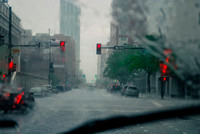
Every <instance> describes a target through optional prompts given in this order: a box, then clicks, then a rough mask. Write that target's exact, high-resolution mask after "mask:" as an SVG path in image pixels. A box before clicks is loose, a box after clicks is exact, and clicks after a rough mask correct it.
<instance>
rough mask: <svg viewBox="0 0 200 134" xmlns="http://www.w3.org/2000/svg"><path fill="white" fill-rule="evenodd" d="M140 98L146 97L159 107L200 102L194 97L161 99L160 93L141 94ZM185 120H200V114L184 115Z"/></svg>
mask: <svg viewBox="0 0 200 134" xmlns="http://www.w3.org/2000/svg"><path fill="white" fill-rule="evenodd" d="M139 98H142V99H146V100H148V101H149V102H151V103H153V104H154V105H155V106H156V107H158V108H167V107H176V106H178V107H181V106H184V105H191V104H200V99H192V98H171V97H166V96H165V97H164V99H161V97H160V96H159V95H155V94H140V96H139ZM183 118H184V119H185V120H197V121H200V115H195V116H187V117H183Z"/></svg>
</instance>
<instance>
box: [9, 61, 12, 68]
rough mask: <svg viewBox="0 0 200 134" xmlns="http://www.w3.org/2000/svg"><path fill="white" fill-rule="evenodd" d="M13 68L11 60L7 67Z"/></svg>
mask: <svg viewBox="0 0 200 134" xmlns="http://www.w3.org/2000/svg"><path fill="white" fill-rule="evenodd" d="M12 68H13V62H12V61H11V62H10V63H9V69H12Z"/></svg>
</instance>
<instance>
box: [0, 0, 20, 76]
mask: <svg viewBox="0 0 200 134" xmlns="http://www.w3.org/2000/svg"><path fill="white" fill-rule="evenodd" d="M0 22H1V23H0V72H1V73H2V74H7V73H8V55H9V49H8V43H9V36H8V35H9V7H8V6H7V5H6V4H3V3H0ZM22 31H23V28H22V26H21V20H20V18H19V17H18V16H17V15H16V14H15V13H14V12H12V32H11V43H12V44H13V45H18V44H19V43H20V40H21V33H22ZM11 54H12V61H13V63H14V64H16V66H17V68H19V62H20V58H19V51H18V48H12V51H11ZM0 76H1V77H2V75H1V74H0Z"/></svg>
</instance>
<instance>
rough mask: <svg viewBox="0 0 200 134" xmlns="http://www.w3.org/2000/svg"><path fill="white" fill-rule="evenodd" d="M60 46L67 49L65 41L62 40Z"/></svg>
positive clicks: (63, 49)
mask: <svg viewBox="0 0 200 134" xmlns="http://www.w3.org/2000/svg"><path fill="white" fill-rule="evenodd" d="M60 48H61V50H62V51H63V52H64V51H65V41H60Z"/></svg>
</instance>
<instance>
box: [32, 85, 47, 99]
mask: <svg viewBox="0 0 200 134" xmlns="http://www.w3.org/2000/svg"><path fill="white" fill-rule="evenodd" d="M29 92H30V93H31V94H32V95H33V96H35V97H44V96H47V90H46V89H44V88H42V87H33V88H31V89H30V91H29Z"/></svg>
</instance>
